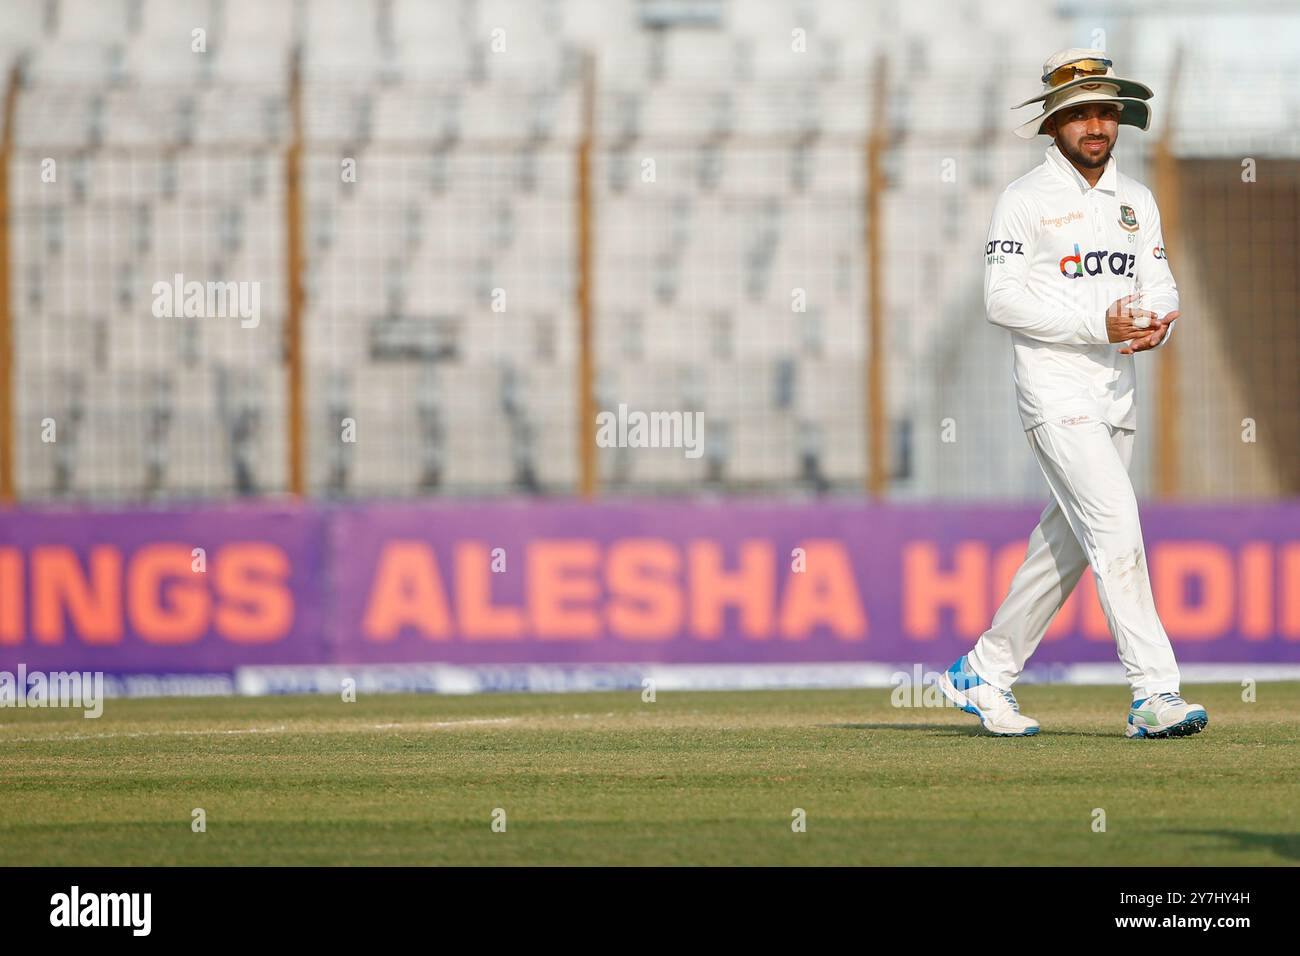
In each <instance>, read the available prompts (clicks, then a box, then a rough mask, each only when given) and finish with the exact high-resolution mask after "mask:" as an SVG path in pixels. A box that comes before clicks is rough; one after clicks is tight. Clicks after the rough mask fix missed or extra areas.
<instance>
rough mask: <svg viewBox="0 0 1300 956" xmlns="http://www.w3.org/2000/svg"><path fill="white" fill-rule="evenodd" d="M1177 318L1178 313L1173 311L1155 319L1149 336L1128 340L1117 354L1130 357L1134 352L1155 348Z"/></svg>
mask: <svg viewBox="0 0 1300 956" xmlns="http://www.w3.org/2000/svg"><path fill="white" fill-rule="evenodd" d="M1178 316H1179V312H1178V310H1177V309H1175V310H1174V311H1172V312H1170V313H1168V314H1167V315H1166V316H1165V317H1164V318H1163V319H1157V320H1156V322H1155V324H1154V325H1153V326H1151V332H1150V334H1148V335H1144V336H1142V337H1141V338H1137V339H1129V340H1128V341H1127V342H1125V343H1124V347H1123V348H1122V349H1120V350H1119V354H1120V355H1132V354H1133V353H1134V352H1146V351H1149V350H1150V349H1153V348H1155V347H1156V346H1157V345H1159V344H1160V343H1161V342H1163V341H1164V340H1165V333H1166V332H1168V331H1169V326H1170V325H1171V324H1172V323H1173V321H1174V319H1176V318H1178Z"/></svg>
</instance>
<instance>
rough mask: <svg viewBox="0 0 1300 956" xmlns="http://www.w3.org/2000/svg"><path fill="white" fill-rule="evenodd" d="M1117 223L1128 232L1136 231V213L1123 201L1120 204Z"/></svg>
mask: <svg viewBox="0 0 1300 956" xmlns="http://www.w3.org/2000/svg"><path fill="white" fill-rule="evenodd" d="M1119 224H1120V225H1121V226H1123V227H1124V228H1125V229H1127V230H1128V231H1129V232H1137V230H1138V217H1137V213H1136V212H1134V211H1133V207H1132V206H1129V205H1127V204H1125V203H1121V204H1120V207H1119Z"/></svg>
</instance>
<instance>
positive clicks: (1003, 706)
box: [939, 657, 1038, 737]
mask: <svg viewBox="0 0 1300 956" xmlns="http://www.w3.org/2000/svg"><path fill="white" fill-rule="evenodd" d="M939 690H941V691H943V696H944V697H947V698H948V699H949V700H950V701H952V702H953V703H954V704H956V705H957V706H958V707H960V708H961V709H962V710H964V711H966V713H968V714H974V715H975V716H976V717H978V718H979V719H980V723H981V724H983V725H984V729H985V730H987V731H988V732H989V733H991V734H995V735H996V736H998V737H1032V736H1033V735H1034V734H1036V733H1038V721H1036V720H1034V718H1032V717H1026V716H1025V715H1024V714H1022V713H1020V704H1018V703H1017V702H1016V695H1015V694H1013V693H1011V691H1009V690H999V689H998V688H996V687H994V686H993V685H992V684H990V683H988V682H986V681H985V680H984V679H983V678H981V677H980V676H979V675H978V674H976V673H975V672H974V671H973V670H971V669H970V665H969V664H968V663H967V662H966V658H965V657H963V658H962V659H961V660H959V661H957V663H955V664H953V665H952V667H949V668H948V669H947V670H946V671H944V672H943V673H942V674H940V675H939Z"/></svg>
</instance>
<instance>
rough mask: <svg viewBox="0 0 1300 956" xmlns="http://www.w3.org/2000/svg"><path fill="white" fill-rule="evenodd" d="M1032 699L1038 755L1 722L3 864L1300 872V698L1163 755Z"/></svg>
mask: <svg viewBox="0 0 1300 956" xmlns="http://www.w3.org/2000/svg"><path fill="white" fill-rule="evenodd" d="M1019 696H1020V699H1021V704H1022V707H1023V709H1024V710H1025V712H1026V713H1029V714H1033V715H1034V716H1036V717H1037V718H1039V720H1041V721H1042V724H1043V728H1044V729H1043V733H1042V734H1041V735H1039V736H1038V737H1036V738H1024V739H997V738H990V737H985V736H977V735H975V728H976V724H975V722H974V720H973V718H969V717H967V716H965V715H963V714H961V713H959V712H957V711H955V710H953V709H950V708H944V709H898V708H894V707H892V706H890V702H889V691H888V690H879V691H777V692H731V693H681V694H676V693H660V694H659V697H658V700H657V702H655V703H643V702H642V701H641V697H640V694H639V692H626V693H602V694H565V695H510V696H498V695H482V696H475V697H434V696H376V697H369V698H362V699H361V700H359V701H358V702H356V703H344V702H342V701H341V700H339V699H338V698H325V697H278V698H233V699H231V698H226V699H201V700H194V699H190V700H135V701H109V702H108V704H107V706H106V708H105V712H104V716H103V717H102V718H100V719H98V720H87V719H84V718H83V717H82V716H81V713H80V712H79V711H60V710H23V711H18V710H4V711H0V792H3V794H4V797H3V799H2V800H0V863H3V864H8V865H14V864H78V865H116V864H187V865H202V864H596V863H599V864H706V863H707V864H886V865H894V864H966V865H972V864H973V865H984V864H1115V865H1125V866H1133V865H1141V866H1156V865H1161V864H1182V865H1193V864H1194V865H1223V864H1247V865H1251V864H1263V865H1278V864H1292V865H1293V864H1295V863H1297V861H1300V783H1298V782H1297V779H1298V774H1297V769H1296V768H1297V767H1300V718H1298V715H1300V684H1296V683H1290V684H1261V685H1259V688H1258V701H1257V702H1255V703H1244V702H1242V700H1241V689H1240V688H1239V687H1237V686H1232V685H1214V686H1198V687H1195V688H1191V689H1189V692H1188V697H1189V699H1194V700H1196V701H1197V702H1199V703H1202V704H1204V705H1205V706H1206V707H1207V709H1208V710H1209V713H1210V721H1211V722H1210V726H1209V728H1208V729H1207V730H1206V731H1205V732H1203V733H1202V734H1200V735H1198V736H1195V737H1189V738H1185V739H1181V740H1163V741H1132V740H1126V739H1125V738H1124V737H1123V719H1124V716H1125V713H1126V709H1127V704H1128V701H1127V696H1126V694H1125V691H1124V689H1123V688H1112V687H1105V688H1101V687H1047V686H1028V687H1025V688H1023V690H1022V691H1021V693H1020V695H1019ZM197 807H201V808H203V810H204V811H205V812H206V817H207V831H206V832H205V833H194V832H192V831H191V811H192V810H193V809H194V808H197ZM1098 807H1099V808H1102V809H1104V810H1105V812H1106V832H1104V833H1096V832H1093V829H1092V822H1093V810H1094V808H1098ZM495 808H502V809H504V810H505V812H506V821H507V828H506V831H505V832H504V833H498V832H493V830H492V828H491V820H492V814H493V811H494V809H495ZM795 808H802V809H803V810H804V811H806V814H807V831H806V832H804V833H795V832H792V829H791V822H792V816H791V814H792V811H793V810H794V809H795Z"/></svg>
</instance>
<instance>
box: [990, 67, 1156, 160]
mask: <svg viewBox="0 0 1300 956" xmlns="http://www.w3.org/2000/svg"><path fill="white" fill-rule="evenodd" d="M1042 80H1043V89H1042V91H1041V92H1040V93H1039V94H1038V95H1037V96H1032V97H1030V98H1029V99H1027V100H1025V101H1024V102H1023V103H1017V104H1016V105H1015V106H1013V107H1012V109H1020V108H1021V107H1024V106H1028V105H1029V104H1030V103H1038V102H1042V103H1043V112H1042V113H1040V114H1039V115H1038V116H1035V117H1034V118H1033V119H1031V120H1030V121H1029V122H1027V123H1023V124H1021V125H1020V126H1018V127H1016V130H1015V133H1016V135H1017V136H1019V137H1021V138H1022V139H1033V138H1034V137H1035V136H1037V135H1038V134H1039V133H1041V132H1043V124H1044V123H1045V122H1046V121H1047V119H1048V117H1050V116H1051V115H1052V114H1054V113H1059V112H1060V111H1061V110H1063V109H1066V108H1067V107H1071V106H1078V105H1079V104H1081V103H1113V104H1115V105H1116V106H1117V107H1119V111H1120V114H1119V122H1120V123H1121V124H1122V125H1125V126H1136V127H1137V128H1138V129H1143V130H1145V129H1150V127H1151V107H1150V106H1149V105H1148V104H1147V103H1146V101H1147V100H1149V99H1151V98H1152V97H1153V96H1155V93H1154V92H1152V90H1151V88H1150V87H1149V86H1147V85H1146V84H1145V83H1139V82H1138V81H1137V80H1130V79H1126V78H1124V77H1120V76H1116V75H1115V70H1114V68H1113V66H1112V64H1111V61H1110V60H1109V59H1108V58H1107V57H1106V54H1105V53H1103V52H1102V51H1100V50H1087V49H1078V48H1075V49H1070V50H1061V51H1060V52H1058V53H1054V54H1052V56H1051V57H1049V58H1048V60H1047V62H1046V63H1044V64H1043V77H1042Z"/></svg>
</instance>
